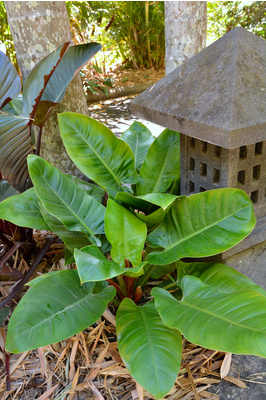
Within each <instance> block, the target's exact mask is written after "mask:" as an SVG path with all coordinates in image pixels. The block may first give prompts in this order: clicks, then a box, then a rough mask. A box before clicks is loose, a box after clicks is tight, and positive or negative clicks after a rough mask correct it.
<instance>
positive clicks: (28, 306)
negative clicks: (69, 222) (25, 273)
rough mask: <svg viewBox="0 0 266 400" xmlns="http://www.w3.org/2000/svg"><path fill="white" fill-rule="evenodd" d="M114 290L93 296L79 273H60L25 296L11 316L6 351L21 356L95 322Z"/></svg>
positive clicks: (68, 271) (109, 289)
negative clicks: (21, 353)
mask: <svg viewBox="0 0 266 400" xmlns="http://www.w3.org/2000/svg"><path fill="white" fill-rule="evenodd" d="M114 295H115V289H114V288H113V287H107V288H106V289H104V290H102V291H101V292H100V293H98V294H93V293H92V292H91V290H88V287H87V286H81V284H80V280H79V277H78V273H77V271H76V270H64V271H57V272H56V273H54V274H52V275H51V276H50V277H49V278H48V277H47V278H46V279H45V280H41V281H40V282H39V283H37V284H36V285H34V286H33V287H32V288H31V289H29V290H28V292H27V293H26V294H25V295H24V296H23V298H22V299H21V301H20V302H19V304H18V306H17V307H16V309H15V311H14V313H13V314H12V316H11V318H10V321H9V326H8V332H7V339H6V351H9V352H11V353H20V352H23V351H27V350H32V349H35V348H37V347H42V346H46V345H48V344H51V343H55V342H59V341H61V340H64V339H66V338H68V337H70V336H72V335H75V334H77V333H79V332H81V331H82V330H84V329H85V328H87V327H88V326H90V325H91V324H93V323H95V322H96V321H97V320H98V319H99V318H100V316H101V315H102V314H103V312H104V310H105V309H106V307H107V304H108V302H109V301H111V300H112V299H113V297H114Z"/></svg>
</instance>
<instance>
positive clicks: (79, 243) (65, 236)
mask: <svg viewBox="0 0 266 400" xmlns="http://www.w3.org/2000/svg"><path fill="white" fill-rule="evenodd" d="M39 207H40V211H41V213H42V216H43V219H44V220H45V222H46V224H47V225H48V226H49V230H50V231H51V232H53V233H55V234H56V235H57V236H59V237H60V238H61V239H62V240H63V242H64V243H65V245H66V247H67V248H68V250H69V251H70V253H71V254H74V250H75V248H78V249H81V248H82V247H86V246H89V245H90V244H91V241H90V240H89V238H88V236H87V235H86V234H85V233H83V232H74V231H70V230H68V229H67V228H66V227H65V226H64V224H63V223H62V222H61V221H59V219H57V218H55V217H54V216H53V215H52V214H50V213H48V211H47V210H46V209H45V208H44V206H43V205H42V203H41V201H39ZM72 262H74V257H73V261H72Z"/></svg>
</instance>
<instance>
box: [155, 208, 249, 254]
mask: <svg viewBox="0 0 266 400" xmlns="http://www.w3.org/2000/svg"><path fill="white" fill-rule="evenodd" d="M248 207H250V205H247V206H245V207H243V208H240V209H239V210H237V211H235V212H232V213H230V214H227V215H226V216H225V217H224V218H221V219H219V220H216V221H215V222H214V223H213V224H210V225H208V226H205V227H204V228H203V229H200V230H198V231H196V233H195V232H193V233H192V234H191V235H188V236H185V237H184V238H181V239H180V240H178V241H176V242H174V243H173V244H171V245H170V246H167V247H165V248H164V251H163V252H166V251H168V250H171V249H172V248H174V247H176V246H179V245H180V244H181V243H183V242H185V241H187V240H189V239H191V238H193V237H195V236H198V235H200V234H201V233H203V232H205V231H207V230H208V229H211V228H212V227H213V226H215V225H218V224H219V223H220V222H223V221H225V220H226V219H228V218H230V217H232V216H233V215H235V214H236V213H238V212H239V211H242V210H244V209H245V208H248ZM151 244H152V243H151ZM160 253H161V252H160Z"/></svg>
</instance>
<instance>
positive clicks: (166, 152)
mask: <svg viewBox="0 0 266 400" xmlns="http://www.w3.org/2000/svg"><path fill="white" fill-rule="evenodd" d="M179 159H180V141H179V134H178V133H177V132H175V131H171V130H170V129H165V130H164V131H163V132H162V133H161V134H160V136H158V137H157V138H156V139H155V141H154V142H153V143H152V145H151V146H150V148H149V150H148V154H147V156H146V158H145V160H144V162H143V164H142V167H141V170H140V174H139V183H138V184H137V194H138V196H142V195H145V194H148V193H157V192H165V191H166V189H168V187H169V186H170V185H171V183H172V182H173V181H174V180H176V179H177V178H178V176H179V174H180V166H179Z"/></svg>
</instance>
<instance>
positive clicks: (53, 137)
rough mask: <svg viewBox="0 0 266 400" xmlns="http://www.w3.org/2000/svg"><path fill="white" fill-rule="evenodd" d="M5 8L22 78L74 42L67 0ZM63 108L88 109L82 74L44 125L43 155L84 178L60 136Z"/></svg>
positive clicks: (77, 77)
mask: <svg viewBox="0 0 266 400" xmlns="http://www.w3.org/2000/svg"><path fill="white" fill-rule="evenodd" d="M5 7H6V11H7V15H8V22H9V26H10V30H11V33H12V36H13V40H14V44H15V49H16V53H17V59H18V63H19V67H20V71H21V75H22V79H23V81H25V78H26V76H27V74H28V73H29V71H30V70H31V69H32V68H33V67H34V65H36V64H37V63H38V62H39V61H41V60H42V59H43V58H44V57H46V56H47V55H48V54H49V53H51V52H52V51H53V50H55V49H56V48H57V47H59V46H60V45H61V44H62V43H64V42H67V41H72V34H71V30H70V24H69V18H68V14H67V9H66V4H65V2H64V1H38V2H37V1H23V2H16V1H8V2H7V1H6V2H5ZM63 111H73V112H78V113H82V114H87V112H88V108H87V103H86V99H85V96H84V93H83V88H82V83H81V79H80V76H79V75H78V76H76V78H75V79H74V80H73V81H72V83H71V84H70V85H69V87H68V89H67V91H66V94H65V97H64V100H63V101H62V103H61V104H59V105H58V106H56V107H55V109H54V110H53V111H52V112H51V115H50V117H49V119H48V121H47V122H46V124H45V127H44V129H43V135H42V146H41V156H42V157H43V158H45V159H46V160H47V161H49V162H50V163H52V164H53V165H55V166H56V167H58V168H59V169H61V171H63V172H65V173H69V174H75V175H77V176H79V177H82V174H81V172H80V171H79V170H78V169H77V168H76V166H75V165H74V164H73V163H72V161H71V160H70V159H69V157H68V155H67V153H66V150H65V148H64V145H63V143H62V140H61V137H60V133H59V129H58V124H57V113H60V112H63Z"/></svg>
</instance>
